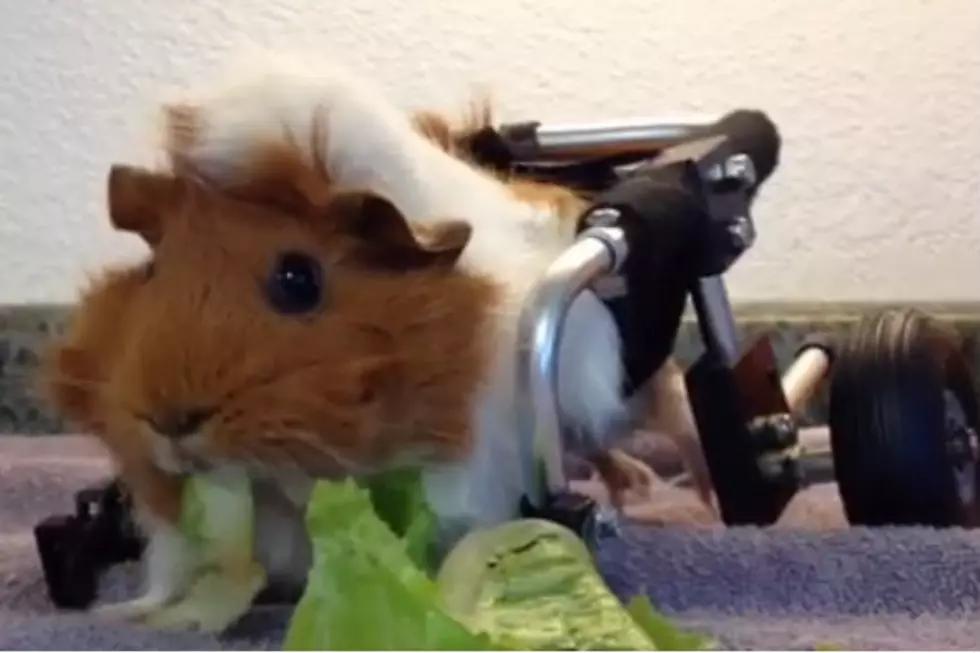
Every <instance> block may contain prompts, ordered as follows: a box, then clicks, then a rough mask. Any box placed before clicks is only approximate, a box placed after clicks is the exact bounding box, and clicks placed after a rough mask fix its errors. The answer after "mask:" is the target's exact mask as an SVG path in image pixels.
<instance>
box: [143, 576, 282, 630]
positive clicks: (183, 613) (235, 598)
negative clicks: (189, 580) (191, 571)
mask: <svg viewBox="0 0 980 653" xmlns="http://www.w3.org/2000/svg"><path fill="white" fill-rule="evenodd" d="M265 582H266V575H265V571H264V570H263V569H262V567H261V566H259V565H258V564H253V565H251V566H249V567H244V568H241V569H236V570H229V569H216V570H212V571H208V572H205V573H204V574H202V575H201V576H199V577H198V578H197V579H196V580H195V581H194V584H193V585H192V586H191V588H190V590H189V591H188V592H187V594H186V595H185V596H184V598H183V599H181V600H180V601H178V602H177V603H174V604H172V605H169V606H167V607H164V608H162V609H160V610H158V611H156V612H153V613H152V614H150V615H149V616H148V617H147V618H146V620H145V623H146V625H148V626H150V627H152V628H158V629H191V630H198V631H202V632H209V633H221V632H223V631H225V630H227V629H228V628H230V627H231V626H232V625H234V624H235V623H236V622H238V621H239V620H240V619H241V618H242V617H243V616H245V614H246V613H247V612H248V611H249V609H251V607H252V603H253V602H254V601H255V597H256V596H257V595H258V594H259V592H260V591H262V588H263V587H265Z"/></svg>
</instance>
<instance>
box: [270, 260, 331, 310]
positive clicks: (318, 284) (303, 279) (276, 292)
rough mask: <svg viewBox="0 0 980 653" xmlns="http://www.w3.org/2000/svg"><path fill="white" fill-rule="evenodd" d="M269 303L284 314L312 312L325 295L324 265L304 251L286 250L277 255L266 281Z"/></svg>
mask: <svg viewBox="0 0 980 653" xmlns="http://www.w3.org/2000/svg"><path fill="white" fill-rule="evenodd" d="M265 295H266V298H267V299H268V301H269V304H270V305H271V306H272V308H274V309H275V310H276V311H278V312H279V313H282V314H283V315H299V314H302V313H309V312H311V311H313V310H315V309H316V308H318V307H319V306H320V301H321V300H322V298H323V268H322V267H321V266H320V262H319V261H318V260H316V259H315V258H313V257H312V256H310V255H308V254H303V253H301V252H284V253H283V254H280V255H279V256H278V258H276V261H275V263H273V265H272V272H271V274H270V275H269V279H268V280H267V281H266V288H265Z"/></svg>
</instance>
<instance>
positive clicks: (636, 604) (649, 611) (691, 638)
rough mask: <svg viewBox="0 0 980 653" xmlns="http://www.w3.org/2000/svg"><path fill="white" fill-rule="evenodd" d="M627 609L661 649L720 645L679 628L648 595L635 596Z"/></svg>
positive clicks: (700, 647)
mask: <svg viewBox="0 0 980 653" xmlns="http://www.w3.org/2000/svg"><path fill="white" fill-rule="evenodd" d="M626 610H627V612H629V614H630V616H632V617H633V619H634V621H636V623H637V625H638V626H640V628H642V629H643V630H644V631H645V632H646V634H647V636H648V637H649V638H650V639H651V640H652V641H653V644H654V646H655V647H656V648H657V649H658V650H660V651H707V650H711V649H714V648H717V646H718V644H717V642H715V641H714V640H713V639H711V638H708V637H703V636H702V635H697V634H695V633H689V632H686V631H682V630H679V629H678V628H677V626H675V625H674V624H672V623H670V620H668V619H667V618H666V617H664V616H663V615H662V614H660V613H658V612H657V611H656V610H655V609H654V607H653V604H652V603H650V599H649V598H647V597H646V596H643V595H640V596H637V597H635V598H634V599H633V600H632V601H630V602H629V604H628V605H627V606H626Z"/></svg>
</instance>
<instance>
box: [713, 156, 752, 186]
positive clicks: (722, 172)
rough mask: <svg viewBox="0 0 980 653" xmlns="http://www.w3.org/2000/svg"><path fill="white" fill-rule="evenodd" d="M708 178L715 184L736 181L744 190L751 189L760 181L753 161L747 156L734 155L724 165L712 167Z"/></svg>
mask: <svg viewBox="0 0 980 653" xmlns="http://www.w3.org/2000/svg"><path fill="white" fill-rule="evenodd" d="M707 177H708V181H710V182H713V183H715V184H719V183H722V182H726V181H727V182H732V181H735V182H738V184H739V186H741V187H742V188H751V187H752V186H755V184H756V181H757V180H758V177H757V175H756V174H755V166H754V165H753V164H752V159H750V158H749V157H748V156H747V155H745V154H734V155H732V156H730V157H728V158H727V159H725V162H724V163H719V164H716V165H714V166H712V167H711V168H710V169H709V170H708V174H707Z"/></svg>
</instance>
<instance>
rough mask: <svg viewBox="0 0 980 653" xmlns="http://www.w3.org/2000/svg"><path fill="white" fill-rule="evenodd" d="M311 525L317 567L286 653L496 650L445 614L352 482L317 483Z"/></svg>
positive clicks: (428, 585)
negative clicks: (308, 652) (296, 652)
mask: <svg viewBox="0 0 980 653" xmlns="http://www.w3.org/2000/svg"><path fill="white" fill-rule="evenodd" d="M406 523H409V522H406ZM307 524H308V527H309V531H310V538H311V542H312V545H313V567H312V569H311V571H310V574H309V580H308V582H307V587H306V591H305V592H304V595H303V597H302V598H301V600H300V602H299V604H298V605H297V607H296V609H295V611H294V612H293V615H292V619H291V621H290V624H289V630H288V632H287V634H286V641H285V643H284V648H285V649H286V650H392V649H395V650H493V648H494V647H493V646H492V644H491V642H490V641H489V639H488V638H486V637H482V636H479V635H477V634H474V633H472V632H471V631H470V630H469V629H467V628H466V627H465V626H464V625H462V624H461V623H459V622H458V621H457V620H456V619H454V618H453V617H451V616H450V615H449V614H448V612H447V611H446V610H445V609H444V608H443V606H442V604H441V601H440V600H439V594H438V591H437V589H436V586H435V584H434V583H433V582H432V580H431V579H430V578H429V577H428V576H427V575H426V574H425V572H424V571H422V570H421V569H420V568H419V567H418V566H417V565H416V563H415V562H414V561H413V560H412V557H411V555H410V553H409V550H408V546H407V543H406V541H405V540H402V539H400V538H399V537H398V536H397V535H396V534H395V533H394V531H392V529H391V528H390V527H389V526H388V525H387V524H386V523H385V522H384V521H382V520H381V519H380V518H379V517H378V516H377V514H376V513H375V508H374V505H373V504H372V497H371V494H370V493H369V492H368V491H367V490H365V489H363V488H361V487H359V486H358V485H357V484H356V483H354V482H353V481H344V482H336V483H328V482H321V483H318V484H317V486H316V488H315V489H314V491H313V496H312V498H311V500H310V504H309V508H308V511H307Z"/></svg>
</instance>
